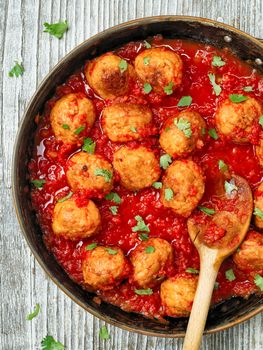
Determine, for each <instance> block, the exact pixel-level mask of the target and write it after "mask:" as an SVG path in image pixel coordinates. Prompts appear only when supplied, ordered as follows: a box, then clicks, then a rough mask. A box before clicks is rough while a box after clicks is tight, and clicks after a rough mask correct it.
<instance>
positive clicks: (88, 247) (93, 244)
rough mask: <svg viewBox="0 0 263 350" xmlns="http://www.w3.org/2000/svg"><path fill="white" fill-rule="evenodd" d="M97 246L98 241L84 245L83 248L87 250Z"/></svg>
mask: <svg viewBox="0 0 263 350" xmlns="http://www.w3.org/2000/svg"><path fill="white" fill-rule="evenodd" d="M97 246H98V243H95V242H94V243H91V244H89V245H87V246H86V248H85V250H87V251H89V250H93V249H95V248H96V247H97Z"/></svg>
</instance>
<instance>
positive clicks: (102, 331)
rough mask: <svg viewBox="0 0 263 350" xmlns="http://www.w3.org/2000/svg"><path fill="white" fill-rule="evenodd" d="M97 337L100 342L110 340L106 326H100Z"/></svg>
mask: <svg viewBox="0 0 263 350" xmlns="http://www.w3.org/2000/svg"><path fill="white" fill-rule="evenodd" d="M99 337H100V339H102V340H108V339H110V334H109V332H108V329H107V327H106V326H102V327H101V329H100V332H99Z"/></svg>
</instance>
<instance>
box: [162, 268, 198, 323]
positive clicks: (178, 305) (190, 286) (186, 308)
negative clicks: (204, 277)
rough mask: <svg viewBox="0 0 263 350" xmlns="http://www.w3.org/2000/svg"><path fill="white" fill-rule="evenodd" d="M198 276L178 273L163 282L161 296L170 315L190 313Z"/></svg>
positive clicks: (167, 313) (179, 315) (180, 315)
mask: <svg viewBox="0 0 263 350" xmlns="http://www.w3.org/2000/svg"><path fill="white" fill-rule="evenodd" d="M197 281H198V277H197V276H193V275H191V276H190V275H187V274H183V275H177V276H174V277H172V278H168V279H167V280H166V281H164V282H163V283H162V284H161V290H160V297H161V302H162V305H163V306H164V309H165V313H166V315H168V316H176V317H186V316H188V315H189V314H190V312H191V309H192V304H193V300H194V296H195V291H196V288H197Z"/></svg>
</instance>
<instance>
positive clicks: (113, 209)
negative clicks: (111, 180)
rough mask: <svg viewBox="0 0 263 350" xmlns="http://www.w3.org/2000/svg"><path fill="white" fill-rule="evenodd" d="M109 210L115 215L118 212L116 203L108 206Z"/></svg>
mask: <svg viewBox="0 0 263 350" xmlns="http://www.w3.org/2000/svg"><path fill="white" fill-rule="evenodd" d="M110 211H111V213H112V214H113V215H117V214H118V207H117V205H113V206H111V207H110Z"/></svg>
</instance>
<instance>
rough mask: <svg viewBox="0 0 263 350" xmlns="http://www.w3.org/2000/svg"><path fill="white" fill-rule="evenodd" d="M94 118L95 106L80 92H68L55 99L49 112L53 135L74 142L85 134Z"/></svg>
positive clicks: (63, 140) (66, 141)
mask: <svg viewBox="0 0 263 350" xmlns="http://www.w3.org/2000/svg"><path fill="white" fill-rule="evenodd" d="M95 118H96V112H95V107H94V105H93V103H92V101H91V100H89V99H88V98H86V97H85V95H84V94H82V93H77V94H68V95H65V96H63V97H62V98H60V99H59V100H57V101H56V103H55V105H54V107H53V108H52V110H51V113H50V121H51V126H52V129H53V132H54V134H55V137H56V138H57V139H58V140H61V141H62V142H64V143H69V144H75V143H78V142H79V141H80V140H82V139H83V136H85V135H87V132H88V131H89V130H90V129H91V127H92V126H93V124H94V121H95Z"/></svg>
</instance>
